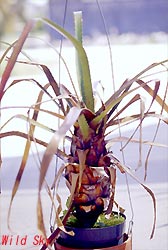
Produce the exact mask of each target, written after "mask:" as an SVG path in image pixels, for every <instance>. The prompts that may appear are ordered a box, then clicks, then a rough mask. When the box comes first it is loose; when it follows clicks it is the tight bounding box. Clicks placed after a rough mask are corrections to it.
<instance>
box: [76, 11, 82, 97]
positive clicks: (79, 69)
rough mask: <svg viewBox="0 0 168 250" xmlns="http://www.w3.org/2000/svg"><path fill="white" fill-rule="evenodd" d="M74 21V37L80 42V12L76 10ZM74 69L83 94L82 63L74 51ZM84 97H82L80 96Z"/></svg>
mask: <svg viewBox="0 0 168 250" xmlns="http://www.w3.org/2000/svg"><path fill="white" fill-rule="evenodd" d="M74 23H75V36H76V39H77V40H78V41H79V42H80V43H81V44H82V12H81V11H77V12H74ZM76 71H77V79H78V84H79V88H80V91H81V94H83V92H84V91H83V88H84V81H83V71H82V65H81V61H80V58H79V54H78V52H77V51H76ZM82 99H84V98H82Z"/></svg>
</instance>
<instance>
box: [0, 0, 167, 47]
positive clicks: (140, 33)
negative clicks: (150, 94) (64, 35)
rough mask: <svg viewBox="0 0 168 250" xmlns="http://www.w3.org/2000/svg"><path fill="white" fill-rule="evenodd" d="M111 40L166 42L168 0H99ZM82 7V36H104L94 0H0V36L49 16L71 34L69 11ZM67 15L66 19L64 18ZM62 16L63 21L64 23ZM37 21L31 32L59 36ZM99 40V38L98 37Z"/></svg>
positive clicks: (118, 41) (15, 31) (9, 34)
mask: <svg viewBox="0 0 168 250" xmlns="http://www.w3.org/2000/svg"><path fill="white" fill-rule="evenodd" d="M99 4H100V6H101V8H102V12H103V15H104V18H105V22H106V26H107V30H108V32H109V34H110V35H112V36H113V37H112V39H111V42H112V43H115V42H117V43H120V42H122V43H130V42H133V43H134V42H137V43H140V42H144V40H145V41H146V40H147V41H150V42H165V40H166V39H167V34H168V15H167V13H168V1H167V0H159V1H158V0H150V1H149V0H99ZM77 10H82V11H83V19H84V35H85V36H86V37H87V38H88V39H93V38H95V37H99V39H100V38H103V36H104V35H105V29H104V25H103V21H102V17H101V14H100V11H99V8H98V5H97V1H96V0H68V1H66V0H35V1H34V0H5V1H4V0H0V23H1V25H0V39H1V40H4V38H5V37H6V36H7V37H8V41H9V37H10V38H11V41H13V40H14V39H16V38H17V37H18V34H19V33H20V31H21V30H22V28H23V26H24V24H25V23H26V21H28V20H29V19H30V18H33V17H39V16H40V17H48V18H50V19H52V20H53V21H55V22H57V23H58V24H60V25H64V26H65V28H66V29H68V30H69V31H70V32H71V33H73V16H72V12H73V11H77ZM65 16H66V18H65ZM64 18H65V22H64ZM63 23H64V24H63ZM47 29H48V28H46V27H44V25H42V24H40V23H39V24H38V25H37V26H36V28H35V29H34V32H36V33H40V35H42V34H43V35H46V36H48V35H50V37H49V38H50V39H59V38H60V36H59V35H58V34H57V33H56V32H54V31H53V30H51V29H50V30H49V31H50V32H49V33H48V32H47ZM98 41H101V42H102V40H101V39H100V40H98Z"/></svg>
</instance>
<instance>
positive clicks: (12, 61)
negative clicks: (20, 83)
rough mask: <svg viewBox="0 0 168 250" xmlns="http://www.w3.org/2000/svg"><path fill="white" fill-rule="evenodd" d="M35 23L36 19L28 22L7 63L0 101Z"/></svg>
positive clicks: (0, 87)
mask: <svg viewBox="0 0 168 250" xmlns="http://www.w3.org/2000/svg"><path fill="white" fill-rule="evenodd" d="M33 25H34V21H30V22H28V23H27V24H26V26H25V28H24V30H23V32H22V34H21V36H20V38H19V40H18V41H17V43H16V44H15V46H14V49H13V52H12V55H11V57H10V59H9V61H8V63H7V66H6V68H5V70H4V72H3V75H2V79H1V84H0V101H1V99H2V96H3V93H4V89H5V86H6V83H7V81H8V79H9V77H10V74H11V72H12V69H13V67H14V65H15V62H16V60H17V57H18V55H19V53H20V51H21V49H22V47H23V44H24V42H25V40H26V38H27V36H28V35H29V32H30V31H31V29H32V28H33Z"/></svg>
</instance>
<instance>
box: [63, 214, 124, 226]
mask: <svg viewBox="0 0 168 250" xmlns="http://www.w3.org/2000/svg"><path fill="white" fill-rule="evenodd" d="M124 220H125V218H124V217H123V216H122V215H119V214H117V213H112V214H111V216H110V218H108V219H107V218H106V217H105V214H101V215H100V216H99V217H98V219H97V222H96V223H95V224H94V226H93V228H102V227H109V226H115V225H118V224H121V223H123V222H124ZM66 226H69V227H80V225H79V222H78V220H77V218H76V217H75V216H74V215H71V216H70V217H69V218H68V220H67V222H66Z"/></svg>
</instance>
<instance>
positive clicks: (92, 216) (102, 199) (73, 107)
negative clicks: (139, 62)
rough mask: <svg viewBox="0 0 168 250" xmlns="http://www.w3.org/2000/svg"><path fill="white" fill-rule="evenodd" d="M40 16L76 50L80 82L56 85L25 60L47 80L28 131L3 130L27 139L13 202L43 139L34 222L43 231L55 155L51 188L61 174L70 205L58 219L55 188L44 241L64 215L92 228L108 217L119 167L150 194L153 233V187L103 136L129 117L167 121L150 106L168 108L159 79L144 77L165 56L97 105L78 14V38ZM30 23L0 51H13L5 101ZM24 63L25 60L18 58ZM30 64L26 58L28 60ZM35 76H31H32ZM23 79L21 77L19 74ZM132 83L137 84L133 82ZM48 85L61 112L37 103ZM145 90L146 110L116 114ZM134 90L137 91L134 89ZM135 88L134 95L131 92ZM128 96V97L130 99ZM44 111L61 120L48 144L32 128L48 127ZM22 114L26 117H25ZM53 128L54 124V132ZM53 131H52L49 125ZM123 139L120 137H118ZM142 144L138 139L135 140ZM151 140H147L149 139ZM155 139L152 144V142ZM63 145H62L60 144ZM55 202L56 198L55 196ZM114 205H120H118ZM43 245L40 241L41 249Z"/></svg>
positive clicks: (60, 225) (6, 73)
mask: <svg viewBox="0 0 168 250" xmlns="http://www.w3.org/2000/svg"><path fill="white" fill-rule="evenodd" d="M40 21H42V22H44V23H45V24H47V25H49V26H51V27H52V28H53V29H55V30H56V31H57V32H59V33H60V34H62V35H63V36H64V37H66V38H67V39H69V40H70V41H71V42H72V44H73V46H74V47H75V49H76V58H77V60H76V62H77V63H76V64H77V76H78V83H79V93H80V94H78V91H76V89H75V88H74V93H71V92H70V91H69V90H68V87H67V86H64V85H62V84H58V83H57V82H56V80H55V79H54V77H53V75H52V73H51V71H50V70H49V68H48V67H47V66H45V65H39V64H36V63H32V62H29V64H34V65H37V66H40V67H41V68H42V70H43V72H44V74H45V75H46V77H47V79H48V83H47V84H46V85H44V86H42V85H41V84H39V83H38V82H37V81H35V80H34V82H36V84H38V87H39V88H40V93H39V96H38V99H37V103H35V104H34V106H32V107H31V108H33V110H34V111H33V116H32V118H31V119H30V117H26V119H27V120H28V122H29V123H30V129H29V132H28V134H24V133H21V132H19V131H17V132H15V131H9V132H4V133H1V138H2V137H6V136H9V135H19V136H21V137H25V138H26V139H27V142H26V147H25V151H24V155H23V160H22V163H21V166H20V169H19V172H18V175H17V177H16V180H15V184H14V187H13V192H12V197H11V204H10V209H11V205H12V201H13V199H14V196H15V194H16V192H17V189H18V187H19V184H20V180H21V178H22V174H23V172H24V169H25V166H26V161H27V158H28V153H29V150H30V146H31V141H34V142H36V143H39V144H42V145H44V146H45V147H46V151H45V153H44V156H43V159H42V162H41V169H40V180H39V195H38V209H37V211H38V227H39V228H40V230H41V231H42V232H43V233H44V234H45V226H44V220H43V211H42V205H41V196H40V193H41V190H42V187H43V184H44V180H45V176H46V173H47V170H48V167H49V164H50V162H51V159H52V157H53V156H54V155H57V157H59V158H60V159H62V160H63V162H64V164H63V165H62V166H61V167H60V168H59V170H58V173H57V175H56V178H55V180H54V183H53V187H55V188H56V190H57V188H58V185H59V180H60V178H61V176H62V174H64V176H65V178H66V181H67V186H68V188H69V190H70V196H69V197H68V202H67V204H68V209H67V212H66V213H65V215H64V217H63V219H60V216H61V212H62V206H61V198H60V197H59V195H58V193H57V192H56V194H57V195H56V198H57V200H58V202H59V207H58V209H57V211H56V222H57V228H56V230H55V231H54V232H53V234H52V235H51V236H50V237H49V239H48V241H47V242H48V244H50V245H52V244H53V243H54V241H55V239H56V237H57V235H58V233H59V231H60V230H65V228H64V226H65V224H66V221H67V219H68V217H69V216H70V215H71V214H72V213H73V214H74V215H75V217H76V218H77V220H78V222H79V224H80V226H83V227H92V226H93V224H94V223H95V222H96V221H97V218H98V217H99V215H100V214H102V213H104V214H106V215H107V217H108V216H109V215H110V214H111V213H112V211H113V206H114V204H115V205H117V203H116V202H115V185H116V169H117V168H118V169H119V170H120V172H121V173H128V174H129V175H131V176H132V177H133V178H134V179H136V181H138V182H139V183H140V184H141V185H142V186H143V187H144V188H145V189H146V190H147V192H148V193H149V194H150V195H151V197H152V200H153V204H154V212H155V213H154V214H155V215H154V225H153V230H152V233H151V237H152V236H153V233H154V228H155V220H156V211H155V210H156V204H155V203H156V202H155V197H154V194H153V193H152V191H151V190H150V189H149V188H148V187H146V186H145V185H144V184H143V183H141V182H140V181H139V180H138V179H137V178H136V177H135V176H134V175H133V173H132V172H131V170H130V169H128V168H127V167H126V166H125V165H124V164H123V163H121V161H119V160H118V159H117V158H116V157H114V155H113V153H112V151H111V147H110V146H109V145H110V142H111V141H112V140H113V139H111V140H107V139H106V136H107V135H108V134H109V133H110V132H111V131H112V128H113V127H115V126H116V125H117V126H122V125H123V124H127V125H128V124H130V123H132V122H133V121H137V120H139V125H138V127H137V128H136V129H135V130H137V129H138V128H139V129H141V126H142V123H143V120H144V119H145V118H146V117H150V116H152V117H157V118H158V119H159V120H162V121H163V122H165V123H168V120H167V119H166V118H165V117H164V116H163V115H162V114H159V115H158V114H155V113H154V112H151V107H152V105H153V103H154V102H158V104H159V105H160V106H161V108H162V111H166V112H167V111H168V106H167V105H166V103H165V98H166V97H165V96H164V98H161V97H160V96H158V89H159V85H160V81H156V82H155V86H154V88H153V89H152V88H151V87H150V86H149V82H146V81H144V80H143V79H144V78H143V77H144V74H147V73H148V72H149V71H150V70H151V69H153V68H155V67H158V66H164V67H166V63H167V61H168V60H165V61H162V62H159V63H154V64H152V65H150V66H149V67H147V68H146V69H144V70H142V71H141V72H140V73H139V74H137V75H136V76H135V77H133V78H132V79H130V80H126V81H125V82H124V83H123V84H122V85H121V87H120V88H119V89H118V90H117V91H116V92H115V93H113V94H112V95H111V97H110V98H109V99H108V100H105V101H103V100H100V103H101V105H100V106H99V107H98V108H96V102H95V96H94V91H93V86H92V82H91V76H90V69H89V63H88V59H87V55H86V52H85V50H84V47H83V45H82V25H81V13H75V28H76V37H74V36H72V35H71V34H69V33H68V32H67V31H66V30H65V29H63V28H62V27H60V26H58V25H57V24H55V23H53V22H52V21H50V20H48V19H45V18H44V19H41V20H40ZM33 25H34V21H33V22H30V23H28V25H27V26H26V27H25V29H24V30H23V33H22V34H21V36H20V38H19V40H18V41H16V42H15V43H14V44H12V45H11V46H9V48H8V49H7V50H6V52H5V53H4V55H3V57H2V58H1V61H2V60H3V59H4V58H5V56H6V54H7V52H8V51H9V50H10V49H11V48H13V52H12V54H11V56H10V58H9V59H8V64H7V66H6V68H5V70H4V73H3V75H2V79H1V85H0V97H1V100H3V96H4V95H5V93H6V92H7V90H8V89H9V88H11V87H12V86H13V85H15V84H19V83H20V82H21V80H19V81H14V82H12V83H11V84H10V85H9V86H8V88H6V87H5V86H6V83H7V81H8V79H9V76H10V73H11V71H12V68H13V67H14V65H15V63H16V62H17V57H18V55H19V53H20V52H21V50H22V47H23V45H24V43H25V40H26V38H27V36H28V34H29V32H30V31H31V29H32V27H33ZM22 63H24V62H22ZM27 63H28V62H27ZM32 79H33V77H32ZM23 80H25V79H23ZM135 83H136V84H137V85H136V86H135V87H134V85H135ZM49 86H51V87H52V90H53V93H54V96H53V95H52V96H50V97H51V98H52V99H53V101H54V102H55V104H56V105H57V106H58V107H59V112H58V113H56V112H51V111H46V110H43V109H42V108H41V103H42V99H43V95H44V94H46V95H49V92H48V88H49ZM139 89H143V90H145V91H146V92H147V93H148V94H149V96H151V97H152V98H151V103H150V106H149V108H148V109H147V111H145V109H142V111H141V112H140V113H139V114H131V115H130V116H129V117H128V116H127V117H123V118H120V115H121V114H122V113H123V112H124V111H125V110H126V109H127V108H128V107H129V106H130V105H135V104H136V103H137V102H138V101H141V96H140V94H138V90H139ZM136 91H137V92H136ZM134 92H135V94H134ZM129 96H132V97H131V98H129ZM125 99H126V100H128V101H127V102H126V104H124V106H122V101H123V100H125ZM44 111H45V112H47V113H49V114H51V115H54V116H56V117H57V118H56V119H60V120H61V119H62V120H63V122H62V124H61V126H60V127H59V128H58V130H57V131H56V132H55V133H54V135H53V137H52V139H51V141H50V142H49V143H48V144H47V143H46V142H43V141H41V140H39V139H37V138H35V136H34V130H35V127H37V126H41V127H42V128H46V125H45V126H44V124H40V123H39V122H38V115H39V113H40V112H44ZM23 118H24V119H25V117H23ZM54 130H55V129H53V131H54ZM50 131H51V130H50ZM120 139H122V138H120ZM62 141H64V143H65V144H66V141H68V143H69V142H70V150H69V152H68V153H67V150H64V149H60V147H59V145H60V142H62ZM131 141H132V138H128V142H131ZM139 142H140V144H141V143H142V140H141V138H140V140H139ZM149 144H150V143H149ZM152 145H154V142H152V143H151V146H152ZM63 148H64V147H63ZM53 202H54V201H53ZM117 206H118V205H117ZM46 247H47V244H45V245H44V246H43V248H42V249H45V248H46Z"/></svg>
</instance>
